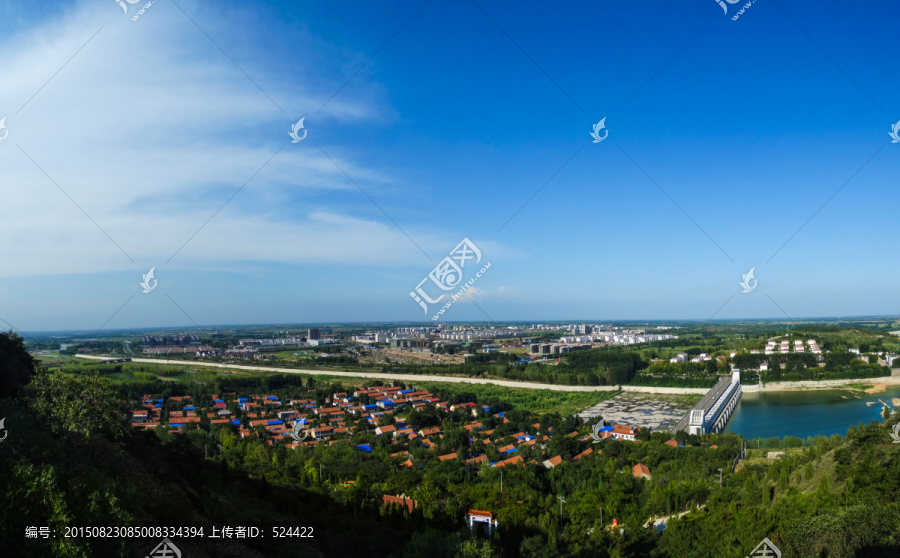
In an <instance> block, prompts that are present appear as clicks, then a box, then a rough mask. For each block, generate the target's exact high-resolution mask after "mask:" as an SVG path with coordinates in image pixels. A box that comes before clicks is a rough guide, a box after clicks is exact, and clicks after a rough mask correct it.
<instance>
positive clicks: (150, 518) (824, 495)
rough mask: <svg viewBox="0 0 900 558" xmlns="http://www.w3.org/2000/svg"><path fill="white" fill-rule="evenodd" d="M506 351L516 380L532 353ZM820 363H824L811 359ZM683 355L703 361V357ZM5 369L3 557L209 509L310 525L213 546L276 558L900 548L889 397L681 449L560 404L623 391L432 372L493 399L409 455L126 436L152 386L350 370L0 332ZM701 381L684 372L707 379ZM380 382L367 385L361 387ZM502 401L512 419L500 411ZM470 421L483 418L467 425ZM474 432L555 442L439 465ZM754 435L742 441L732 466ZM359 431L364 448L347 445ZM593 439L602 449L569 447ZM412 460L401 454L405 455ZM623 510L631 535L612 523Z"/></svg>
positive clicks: (313, 381) (899, 492)
mask: <svg viewBox="0 0 900 558" xmlns="http://www.w3.org/2000/svg"><path fill="white" fill-rule="evenodd" d="M822 337H823V335H821V334H820V335H819V336H818V339H821V338H822ZM821 342H822V341H821V340H820V343H821ZM653 350H658V349H653ZM493 354H494V353H491V355H493ZM834 354H840V352H839V351H835V353H834ZM574 355H577V357H576V358H574V359H572V360H571V361H570V362H567V363H566V364H561V365H559V366H555V367H554V366H540V367H539V368H545V369H549V370H550V371H555V373H556V376H554V378H555V379H557V380H559V379H563V378H565V379H567V380H568V381H574V382H579V381H581V380H579V378H581V377H584V378H585V381H587V379H588V378H589V377H590V374H593V375H594V376H595V377H596V381H598V382H608V381H610V380H618V379H621V378H622V377H626V376H629V375H634V374H640V375H647V377H656V374H661V375H665V373H666V371H667V370H668V371H671V370H672V369H670V368H668V367H662V366H656V367H655V368H654V366H655V365H648V364H647V363H648V362H649V361H648V360H646V358H642V357H641V353H639V352H637V351H627V350H621V349H618V348H616V349H597V350H593V351H584V352H582V353H572V354H570V355H568V356H570V357H571V356H574ZM466 366H487V367H493V366H501V364H496V363H482V364H472V365H468V364H467V365H466ZM502 366H503V367H504V369H505V370H513V369H515V370H516V373H520V374H524V373H525V371H526V370H528V369H529V368H530V367H529V366H523V367H522V369H521V370H519V369H518V367H519V366H520V365H519V363H516V364H515V365H512V363H507V364H503V365H502ZM533 366H538V365H533ZM832 366H833V368H832V369H833V370H834V371H835V373H840V372H842V371H843V372H847V371H848V370H853V369H854V368H860V365H858V364H854V363H853V361H852V360H851V361H848V362H846V363H843V362H842V361H840V360H836V361H834V362H833V365H832ZM863 366H865V367H866V370H869V369H872V368H871V367H870V366H869V365H863ZM828 367H829V365H828V363H827V362H826V366H825V367H816V368H819V369H822V368H828ZM192 370H193V368H192ZM684 370H691V371H692V372H691V374H693V371H696V373H697V375H698V376H699V375H703V374H707V373H708V371H707V369H706V367H705V366H704V367H703V368H702V369H697V368H682V369H681V372H683V371H684ZM803 370H806V368H804V369H803ZM709 372H710V373H711V371H709ZM716 372H718V370H717V371H716ZM783 372H784V371H783ZM417 373H422V370H421V369H419V370H417ZM676 373H677V372H672V374H676ZM789 373H801V370H800V369H796V370H791V371H790V372H789ZM0 374H2V376H0V387H2V390H3V391H2V392H0V417H5V428H6V429H7V430H8V433H9V436H8V438H7V439H6V440H5V441H4V442H3V443H0V470H2V471H4V474H3V475H0V537H2V540H0V545H2V548H4V550H5V552H6V553H8V554H9V555H11V556H26V557H27V556H41V557H44V556H59V557H69V556H75V557H88V556H138V555H146V553H147V552H148V551H149V549H150V548H152V546H153V545H154V544H155V542H156V541H154V542H153V543H150V542H149V541H146V540H144V541H141V540H130V539H116V540H113V541H107V540H99V539H85V538H82V539H71V538H65V537H59V536H57V537H56V538H51V539H36V540H27V541H26V540H25V539H24V538H23V537H22V533H24V528H25V526H29V525H34V526H49V527H50V528H53V529H56V530H57V533H60V532H63V530H64V529H65V527H66V526H71V525H75V524H84V523H94V524H96V525H110V524H115V525H122V524H131V523H138V522H142V523H144V524H149V525H179V524H192V525H198V526H199V525H203V526H206V528H207V530H209V529H210V527H211V525H212V524H213V523H215V524H218V525H222V524H229V525H239V524H250V523H252V522H257V521H278V522H283V523H284V524H289V525H291V526H314V528H315V532H316V537H315V540H314V541H311V542H309V543H298V542H296V541H291V540H275V539H271V538H266V539H258V540H249V539H248V540H241V541H236V540H235V541H223V543H222V544H221V545H220V546H218V547H217V548H216V550H215V553H214V554H209V555H216V556H245V555H249V554H250V550H255V551H257V552H259V553H261V554H262V555H264V556H285V557H287V556H350V557H352V556H366V557H376V556H385V557H387V556H393V557H396V558H400V557H404V558H406V557H408V558H418V557H428V558H436V557H437V556H452V557H454V558H456V557H470V556H479V557H483V558H493V557H498V558H499V557H501V556H503V557H506V556H508V557H519V556H521V557H528V558H537V557H548V558H549V557H556V556H573V557H588V556H590V557H601V558H604V557H608V558H612V557H616V558H625V557H638V556H650V557H654V558H681V557H684V556H691V557H700V558H707V557H708V558H719V557H734V558H738V557H744V556H748V555H749V554H750V552H751V551H752V549H753V548H754V547H755V546H756V545H757V544H758V543H759V541H760V540H762V538H763V537H768V538H770V539H771V540H772V541H773V542H774V543H775V544H776V545H777V546H778V547H779V548H780V549H781V551H782V554H783V557H784V558H799V557H818V558H850V557H862V556H865V557H870V556H871V557H876V558H880V557H888V556H896V555H897V554H898V552H900V444H892V443H891V442H892V439H891V437H890V432H891V428H892V427H893V426H894V425H895V424H897V422H898V421H900V413H897V412H894V413H893V414H890V415H887V416H886V417H885V420H884V422H883V423H879V422H875V421H873V422H872V423H870V424H866V425H864V424H859V425H856V426H851V427H850V428H849V430H848V432H847V435H846V436H839V435H835V436H832V437H830V438H825V437H817V438H809V439H807V440H805V441H804V440H800V439H799V438H792V437H786V438H784V439H768V440H759V441H756V440H753V441H750V440H743V439H742V438H741V437H739V436H737V435H734V434H721V435H710V436H705V437H702V438H701V437H697V436H688V435H686V434H684V433H679V436H678V437H677V438H678V440H679V442H681V443H682V444H683V445H685V446H687V445H690V446H691V447H671V446H669V445H667V444H666V442H667V441H668V438H669V437H668V435H667V433H663V432H655V433H653V434H652V435H651V434H650V433H649V432H647V431H642V432H641V433H640V434H639V438H640V439H642V440H643V441H642V442H641V443H631V442H621V441H614V440H607V441H604V442H603V443H602V444H593V443H591V440H590V438H588V437H586V435H587V434H588V433H589V432H590V426H591V425H590V424H585V423H582V422H581V421H580V420H579V419H578V418H576V417H573V416H571V413H572V412H573V410H580V408H583V407H584V406H588V405H591V404H593V403H596V402H598V401H600V400H602V399H605V398H607V397H611V396H613V395H614V394H615V392H613V391H610V392H596V393H572V394H570V393H566V392H555V391H546V392H544V391H534V390H513V389H508V388H501V387H497V386H490V385H456V384H444V383H433V384H427V386H426V385H423V386H417V387H427V388H428V389H430V390H431V391H432V392H433V393H435V394H436V395H438V396H439V397H441V398H442V399H445V400H447V401H451V402H459V401H466V400H471V401H472V402H474V403H478V404H479V405H490V406H491V407H493V408H492V410H491V412H490V413H489V414H477V416H476V417H473V416H472V414H471V412H470V411H469V410H463V409H460V410H457V411H454V412H450V413H444V412H442V411H438V410H436V409H434V408H430V407H426V409H425V410H423V411H416V412H410V413H409V416H408V417H407V420H408V422H409V424H410V425H411V426H413V427H418V428H421V427H427V426H438V427H440V428H441V430H442V433H443V437H435V438H433V440H434V443H435V448H433V449H429V448H427V447H424V446H417V445H416V444H410V446H409V447H408V451H409V456H407V455H402V456H401V455H398V456H397V457H391V454H392V453H397V452H398V451H400V450H401V449H405V447H404V446H402V445H400V443H399V441H398V440H396V439H394V438H391V437H388V436H376V435H375V434H374V432H373V431H372V430H369V429H366V428H353V429H352V432H350V433H348V434H346V435H345V436H344V437H343V438H338V439H336V440H335V441H334V443H332V444H330V445H326V444H322V443H320V444H317V445H315V446H312V447H305V446H301V447H298V448H297V449H288V448H286V447H285V446H284V445H283V444H281V443H278V442H275V443H273V444H272V445H269V444H267V436H266V435H263V436H261V437H257V436H249V437H247V438H241V437H239V436H238V434H237V432H236V429H235V427H234V426H233V425H231V424H225V425H212V424H210V422H209V421H208V420H203V421H201V422H200V423H199V424H196V425H195V424H192V425H190V426H187V427H185V431H184V432H183V433H180V434H170V433H169V432H168V430H167V429H165V428H163V427H160V428H158V429H156V430H155V431H153V430H151V431H141V432H132V431H131V430H130V428H131V427H130V426H127V425H126V423H125V419H126V416H127V415H126V414H124V413H123V412H122V411H123V407H122V404H123V402H124V401H126V400H129V399H134V398H136V397H139V396H142V395H143V394H161V398H162V399H163V400H164V401H165V400H168V397H169V396H172V395H191V397H192V401H197V402H200V403H204V402H208V401H209V398H210V396H211V394H212V393H218V394H221V393H225V392H234V393H235V394H238V395H240V394H243V393H274V394H276V395H278V396H279V397H280V398H281V399H283V400H286V399H287V398H288V397H292V396H298V397H299V396H305V397H311V398H315V399H317V400H319V401H324V398H325V397H326V396H327V395H330V394H331V393H332V392H334V391H340V390H344V389H346V388H347V387H349V386H351V385H358V384H357V383H356V382H353V383H350V382H349V381H346V380H343V379H342V381H341V382H335V381H333V379H332V378H322V377H309V376H304V375H300V374H283V375H282V374H264V375H262V374H247V373H239V374H235V375H228V376H223V375H221V374H222V373H221V372H217V371H208V370H204V369H201V368H199V367H197V368H196V370H195V371H194V372H188V371H185V370H183V368H182V367H172V366H161V365H144V364H140V363H118V364H108V365H99V364H95V363H78V364H66V365H63V366H61V367H59V368H57V369H54V370H51V371H49V372H48V371H43V370H40V369H39V368H38V367H37V363H36V362H34V361H33V359H31V358H30V357H29V356H28V355H27V353H26V352H25V350H24V345H23V344H22V342H21V340H20V339H18V338H17V337H15V336H14V335H5V334H0ZM691 374H689V375H688V377H687V378H682V379H685V380H700V379H702V378H698V377H691ZM160 378H169V379H168V380H161V379H160ZM362 382H363V381H360V382H359V383H362ZM377 382H378V381H377V380H368V383H369V385H373V384H375V383H377ZM616 383H618V382H616ZM613 385H614V384H613ZM310 390H315V391H314V392H311V391H310ZM497 410H503V411H504V415H505V417H498V416H494V414H493V413H495V412H496V411H497ZM475 419H477V420H478V421H479V422H481V423H482V425H483V429H481V430H473V431H467V430H465V429H464V428H463V427H464V426H465V425H467V424H469V423H470V422H471V421H472V420H475ZM388 420H391V419H388ZM535 424H537V425H538V426H537V427H535V426H534V425H535ZM348 426H349V424H348ZM484 431H492V433H491V434H490V435H489V437H490V438H491V440H493V441H498V442H500V443H511V440H512V435H513V434H516V433H518V432H526V433H529V434H533V435H536V436H538V437H542V436H544V435H547V436H548V439H547V440H546V442H544V443H545V444H546V449H545V451H541V449H540V448H539V447H538V445H537V444H535V445H534V446H528V445H524V444H522V445H519V446H518V447H517V451H516V452H515V454H517V455H520V456H521V457H522V458H523V461H524V463H522V464H521V465H508V466H505V467H502V468H498V467H491V466H490V465H489V464H488V463H482V464H477V465H476V464H474V463H467V462H465V461H464V460H461V459H452V458H451V459H446V460H440V459H438V457H439V456H446V455H449V454H452V453H455V454H456V455H457V456H461V457H463V458H465V457H468V456H472V455H478V454H479V453H480V452H481V450H479V449H478V448H481V447H482V446H483V444H482V443H481V440H482V439H483V438H485V437H486V435H485V434H484V433H483V432H484ZM573 432H576V433H577V434H576V435H570V434H572V433H573ZM470 438H471V439H473V440H474V441H475V443H474V444H472V443H470V442H469V440H470ZM744 442H746V443H747V445H748V448H749V449H750V452H749V455H748V456H747V458H746V459H745V460H743V461H742V462H741V463H739V465H738V467H737V469H736V472H734V473H732V472H731V471H732V468H731V467H732V463H733V460H734V458H735V456H737V455H738V453H739V451H740V448H741V446H742V444H743V443H744ZM363 443H365V444H368V445H369V446H370V447H371V449H372V451H371V453H366V452H364V451H360V450H359V449H357V447H356V446H357V445H359V444H363ZM757 443H758V444H759V446H758V447H759V448H760V449H756V447H757ZM712 446H716V447H715V448H713V447H712ZM488 448H489V449H487V450H486V451H485V453H486V455H487V457H488V460H489V461H490V462H494V461H497V460H499V459H500V458H501V456H500V455H499V453H498V452H497V450H496V449H495V448H494V447H493V446H488ZM774 448H778V449H779V451H781V450H783V451H785V455H784V457H783V458H781V459H772V460H769V459H767V453H768V452H767V450H771V449H774ZM587 449H593V450H594V452H593V453H591V454H589V455H585V456H583V457H581V458H580V459H579V460H577V461H575V460H574V459H573V458H574V456H576V455H578V454H581V453H582V452H583V451H585V450H587ZM597 450H602V453H600V452H598V451H597ZM551 456H561V457H562V459H563V461H562V463H561V464H560V465H558V466H557V467H555V468H552V469H546V468H545V467H543V466H542V465H541V464H540V463H541V462H542V461H543V460H544V459H547V458H548V457H551ZM503 457H506V456H503ZM408 458H411V463H412V467H408V466H406V465H404V464H403V463H404V462H405V461H406V460H407V459H408ZM638 463H641V464H643V465H645V466H646V467H647V468H648V469H649V470H650V472H651V479H650V480H642V479H639V478H635V476H634V475H633V474H632V467H634V466H635V465H636V464H638ZM718 469H722V471H723V474H722V484H721V486H720V484H719V473H718ZM501 475H502V477H501ZM351 481H352V482H351ZM501 483H502V488H501ZM398 494H405V495H407V496H409V497H411V498H413V499H415V500H416V501H417V506H416V508H415V509H414V510H413V511H412V512H409V511H408V510H405V509H401V508H400V507H399V506H384V505H382V502H383V500H382V495H398ZM559 497H564V498H565V504H564V505H563V504H561V502H560V500H559V499H558V498H559ZM469 509H481V510H489V511H491V512H493V513H494V514H495V515H496V517H497V518H498V519H499V521H500V528H499V529H498V530H497V531H496V532H495V534H494V535H493V537H491V538H488V537H487V536H486V535H485V534H484V533H483V532H482V531H480V530H477V532H476V533H475V534H474V535H471V534H470V533H469V530H468V529H467V528H465V527H464V526H463V525H462V523H461V520H462V517H463V515H464V514H465V513H466V511H467V510H469ZM689 510H691V511H690V513H688V514H686V515H683V516H682V517H679V518H672V519H671V520H670V521H669V524H668V529H667V530H666V531H665V532H662V533H657V532H655V531H653V530H648V529H643V528H642V525H643V524H644V523H645V522H646V521H647V520H648V519H649V518H651V517H652V516H669V515H673V514H677V513H680V512H685V511H689ZM613 519H615V520H616V521H617V523H618V525H620V526H624V532H622V531H621V530H613V529H611V524H612V520H613ZM178 544H179V547H180V548H181V550H182V552H183V553H184V555H186V556H194V555H201V554H203V553H205V552H206V550H204V548H205V547H203V546H202V545H203V544H205V543H200V542H191V541H188V540H184V541H178Z"/></svg>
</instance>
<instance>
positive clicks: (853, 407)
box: [725, 386, 900, 439]
mask: <svg viewBox="0 0 900 558" xmlns="http://www.w3.org/2000/svg"><path fill="white" fill-rule="evenodd" d="M895 397H896V398H900V386H888V387H887V391H884V392H881V393H864V392H862V391H855V390H846V389H829V390H809V391H762V392H755V393H746V392H745V393H744V394H743V395H741V401H740V403H738V406H737V408H736V409H735V411H734V415H733V416H732V417H731V420H729V421H728V425H727V426H726V428H725V431H726V432H735V433H737V434H741V435H742V436H744V437H745V438H749V439H752V438H773V437H778V438H783V437H785V436H797V437H798V438H803V439H806V437H807V436H816V435H819V434H822V435H824V436H831V435H832V434H842V435H843V434H846V433H847V429H848V428H850V425H851V424H853V425H855V424H857V423H859V422H862V423H863V424H866V423H868V422H869V421H871V420H878V421H881V413H882V409H883V407H882V405H881V403H879V401H878V400H879V399H880V400H881V401H883V402H885V403H887V404H888V405H891V399H892V398H895ZM869 401H874V405H866V403H867V402H869ZM893 408H894V407H892V409H893Z"/></svg>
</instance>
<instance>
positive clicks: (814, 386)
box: [762, 376, 900, 393]
mask: <svg viewBox="0 0 900 558" xmlns="http://www.w3.org/2000/svg"><path fill="white" fill-rule="evenodd" d="M828 382H829V383H827V384H826V383H824V382H821V383H813V382H772V383H769V384H766V385H764V386H763V389H762V391H814V390H823V389H850V390H859V391H862V392H864V393H884V392H885V391H887V386H895V385H900V378H895V377H891V376H885V377H881V378H868V379H867V378H860V379H854V380H828ZM791 384H804V385H791ZM861 386H871V387H866V388H865V389H863V388H862V387H861Z"/></svg>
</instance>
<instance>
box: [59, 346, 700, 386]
mask: <svg viewBox="0 0 900 558" xmlns="http://www.w3.org/2000/svg"><path fill="white" fill-rule="evenodd" d="M76 356H77V357H79V358H90V359H94V360H108V359H109V357H97V356H91V355H76ZM132 362H143V363H148V364H168V365H178V366H190V367H193V368H197V367H211V368H225V369H229V370H248V371H256V372H278V373H281V374H310V375H314V376H338V377H345V378H370V379H374V380H398V381H401V382H446V383H451V384H493V385H497V386H505V387H513V388H525V389H549V390H553V391H617V390H618V389H619V388H618V386H563V385H556V384H536V383H531V382H511V381H508V380H493V379H485V378H459V377H456V376H436V375H426V374H390V373H380V372H375V373H373V372H335V371H332V370H307V369H299V368H276V367H274V366H250V365H246V364H220V363H218V362H200V361H196V360H165V359H156V358H135V359H132ZM622 387H623V388H624V389H628V387H629V386H622ZM654 389H670V390H677V389H678V388H654ZM635 391H636V390H635ZM671 393H690V392H684V391H673V392H671Z"/></svg>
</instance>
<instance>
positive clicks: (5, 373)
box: [0, 330, 37, 397]
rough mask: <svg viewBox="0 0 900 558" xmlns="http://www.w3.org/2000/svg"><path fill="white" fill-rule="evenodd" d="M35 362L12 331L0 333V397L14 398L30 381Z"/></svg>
mask: <svg viewBox="0 0 900 558" xmlns="http://www.w3.org/2000/svg"><path fill="white" fill-rule="evenodd" d="M36 368H37V361H36V360H34V358H32V357H31V355H30V354H28V350H27V349H26V348H25V341H24V340H23V339H22V338H21V337H19V336H18V335H17V334H16V333H15V332H14V331H11V330H10V331H9V332H7V333H0V397H15V396H16V395H18V394H19V392H20V391H21V390H22V388H23V387H24V386H25V385H27V384H28V382H30V381H31V376H32V375H33V374H34V373H35V370H36Z"/></svg>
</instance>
